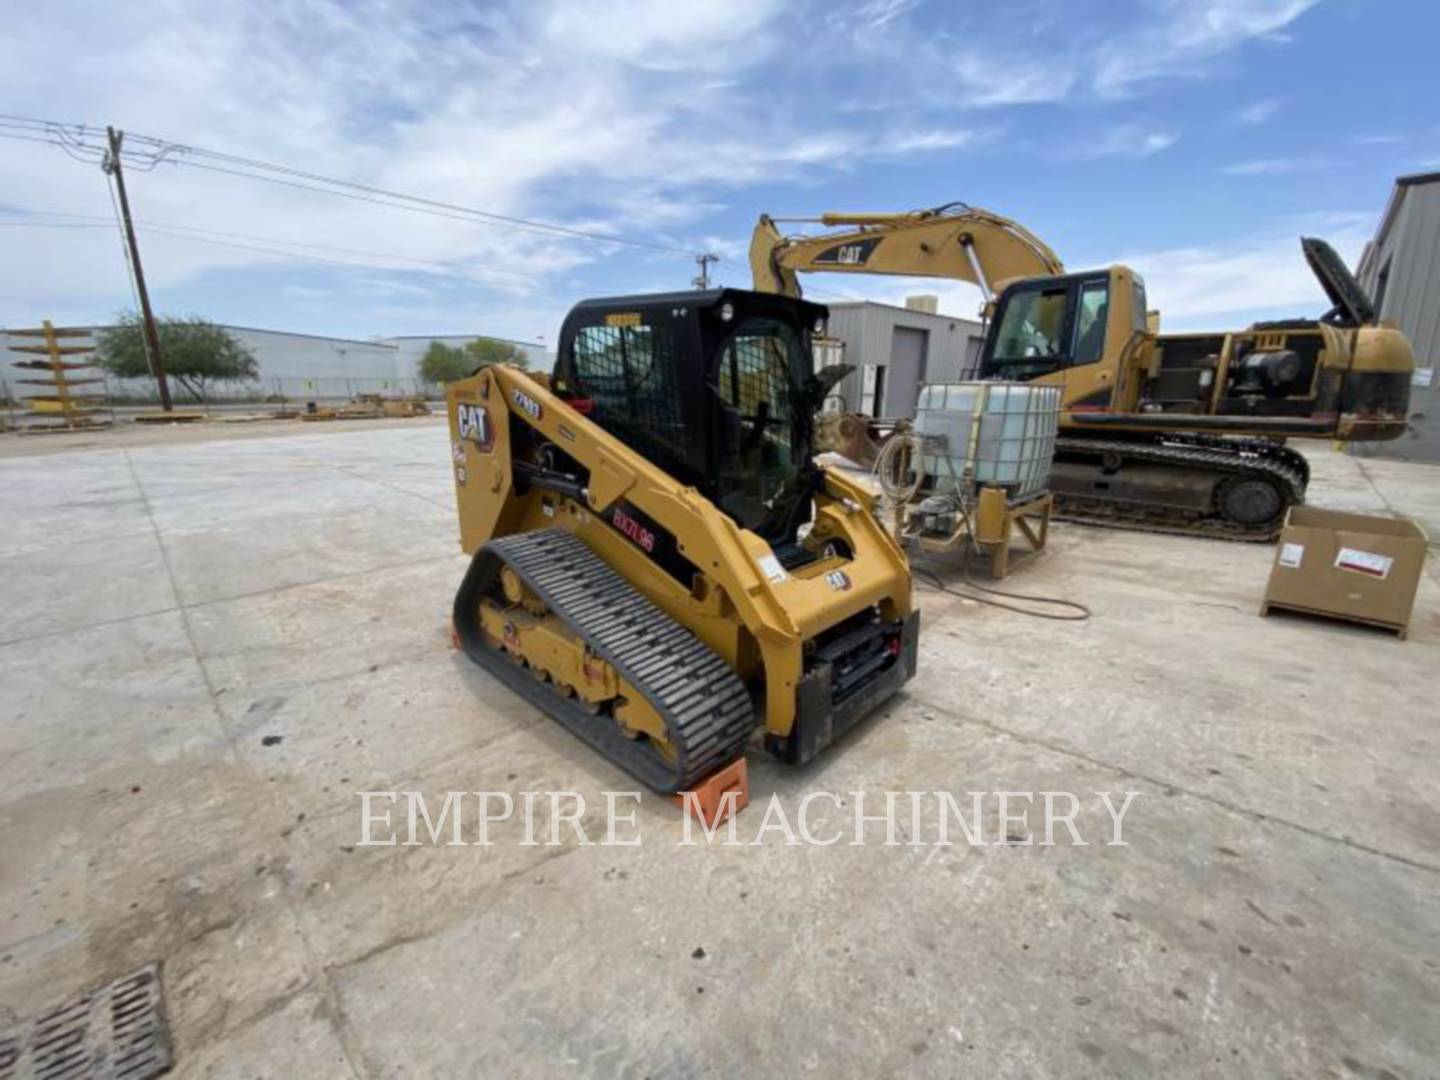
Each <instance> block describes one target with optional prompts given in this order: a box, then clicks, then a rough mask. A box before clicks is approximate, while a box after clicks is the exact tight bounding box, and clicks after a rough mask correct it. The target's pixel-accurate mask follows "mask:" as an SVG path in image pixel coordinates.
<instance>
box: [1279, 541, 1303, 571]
mask: <svg viewBox="0 0 1440 1080" xmlns="http://www.w3.org/2000/svg"><path fill="white" fill-rule="evenodd" d="M1304 557H1305V545H1304V544H1283V545H1281V547H1280V565H1281V566H1288V567H1289V568H1290V569H1292V570H1294V569H1295V568H1297V567H1298V566H1299V565H1300V560H1301V559H1303V558H1304Z"/></svg>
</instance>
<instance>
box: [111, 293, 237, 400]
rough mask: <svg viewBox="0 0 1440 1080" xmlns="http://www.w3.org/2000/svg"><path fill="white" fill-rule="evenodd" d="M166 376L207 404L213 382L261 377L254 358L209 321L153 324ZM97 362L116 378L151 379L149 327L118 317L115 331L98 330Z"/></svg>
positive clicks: (132, 316) (130, 317)
mask: <svg viewBox="0 0 1440 1080" xmlns="http://www.w3.org/2000/svg"><path fill="white" fill-rule="evenodd" d="M155 328H156V331H157V332H158V333H159V335H160V351H161V353H162V355H163V357H164V360H165V374H166V375H167V376H169V377H170V378H173V379H174V380H175V381H177V382H178V383H180V385H181V386H183V387H184V388H185V389H186V390H188V391H189V392H190V393H191V394H192V395H193V396H194V397H195V398H196V399H198V400H204V398H205V386H206V384H207V383H211V382H235V381H239V380H243V379H254V378H256V377H257V376H258V375H259V374H260V366H259V364H258V363H257V362H256V360H255V354H254V353H252V352H251V351H250V350H249V349H247V348H246V347H245V346H244V345H242V344H241V343H240V342H239V341H238V340H237V339H236V338H235V337H234V335H232V334H231V333H230V332H229V331H228V330H226V329H225V328H224V327H222V326H217V325H215V324H214V323H212V322H210V321H208V320H207V319H201V318H198V317H194V316H192V317H191V318H188V319H174V318H161V319H157V320H155ZM96 345H97V346H98V352H97V361H98V362H99V364H100V366H101V367H103V368H104V369H105V370H106V371H108V372H110V373H111V374H112V375H117V376H119V377H120V378H124V379H139V378H148V377H149V375H150V363H149V361H148V360H147V359H146V356H145V328H144V324H143V323H142V321H141V319H140V316H139V315H136V314H134V313H133V312H132V313H129V314H125V315H122V316H120V321H119V322H118V323H116V324H115V325H114V326H111V327H109V328H107V329H105V330H102V331H100V334H99V336H98V337H97V339H96Z"/></svg>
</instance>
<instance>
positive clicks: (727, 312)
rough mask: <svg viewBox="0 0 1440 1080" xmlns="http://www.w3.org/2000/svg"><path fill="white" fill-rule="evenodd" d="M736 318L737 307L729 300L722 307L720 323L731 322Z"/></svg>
mask: <svg viewBox="0 0 1440 1080" xmlns="http://www.w3.org/2000/svg"><path fill="white" fill-rule="evenodd" d="M734 317H735V305H734V304H732V303H730V302H729V301H728V300H727V301H726V302H725V303H723V304H721V305H720V321H721V322H729V321H730V320H731V319H733V318H734Z"/></svg>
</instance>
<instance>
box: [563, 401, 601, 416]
mask: <svg viewBox="0 0 1440 1080" xmlns="http://www.w3.org/2000/svg"><path fill="white" fill-rule="evenodd" d="M565 404H566V405H569V406H570V407H571V408H572V409H574V410H575V411H576V412H578V413H579V414H580V415H581V416H589V415H590V413H592V412H593V411H594V410H595V399H594V398H588V397H577V398H566V399H565Z"/></svg>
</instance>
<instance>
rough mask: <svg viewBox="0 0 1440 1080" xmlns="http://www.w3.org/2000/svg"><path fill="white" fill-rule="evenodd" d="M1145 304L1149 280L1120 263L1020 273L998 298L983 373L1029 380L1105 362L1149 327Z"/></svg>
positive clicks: (987, 341)
mask: <svg viewBox="0 0 1440 1080" xmlns="http://www.w3.org/2000/svg"><path fill="white" fill-rule="evenodd" d="M1145 303H1146V301H1145V283H1144V281H1143V280H1141V278H1140V275H1138V274H1136V273H1135V272H1134V271H1132V270H1129V269H1128V268H1126V267H1123V266H1112V267H1110V268H1109V269H1108V270H1091V271H1086V272H1084V273H1079V274H1066V275H1063V276H1061V277H1048V278H1023V279H1021V280H1020V281H1017V282H1015V283H1014V284H1012V285H1010V286H1008V287H1007V288H1006V289H1005V290H1004V291H1003V292H1002V293H1001V294H1000V297H999V299H998V300H996V302H995V314H994V318H993V319H992V321H991V323H990V328H989V331H988V333H987V334H986V338H985V351H984V353H982V355H981V360H980V377H981V378H984V379H1014V380H1019V381H1028V380H1030V379H1038V378H1041V377H1043V376H1047V375H1056V374H1057V373H1064V372H1068V371H1069V370H1070V369H1072V368H1083V367H1087V366H1088V365H1098V364H1102V363H1103V362H1104V361H1106V360H1107V359H1108V358H1109V357H1112V356H1118V355H1119V352H1120V350H1121V349H1122V348H1124V346H1125V343H1126V341H1128V340H1129V339H1130V337H1131V335H1133V334H1135V333H1144V332H1145V331H1146V325H1145ZM1046 381H1048V382H1054V381H1056V380H1054V379H1047V380H1046Z"/></svg>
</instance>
